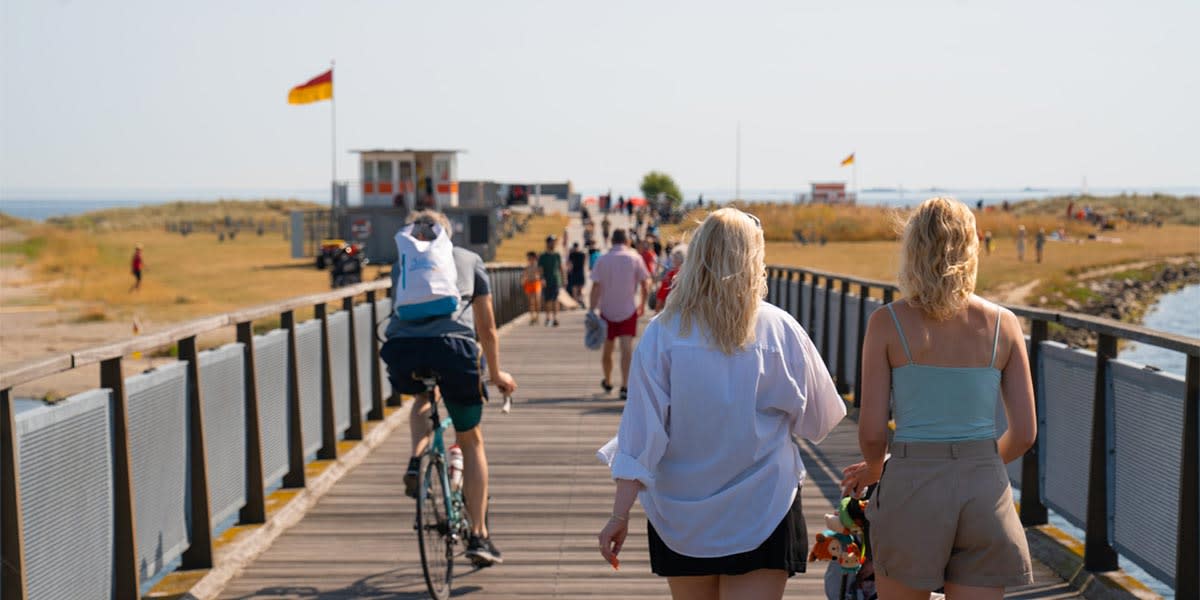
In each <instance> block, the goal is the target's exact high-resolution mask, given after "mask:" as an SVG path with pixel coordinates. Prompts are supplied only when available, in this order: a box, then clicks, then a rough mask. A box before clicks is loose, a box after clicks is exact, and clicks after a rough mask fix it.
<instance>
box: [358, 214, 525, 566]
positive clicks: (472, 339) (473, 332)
mask: <svg viewBox="0 0 1200 600" xmlns="http://www.w3.org/2000/svg"><path fill="white" fill-rule="evenodd" d="M407 221H408V222H409V223H416V224H418V225H424V226H425V227H418V228H415V229H414V231H416V232H420V231H422V230H427V231H432V229H433V227H434V226H435V225H436V226H438V227H441V229H442V230H443V231H451V229H450V222H449V220H448V219H447V218H446V216H445V215H443V214H442V213H440V212H436V211H433V210H422V211H418V212H416V213H413V214H411V215H409V218H408V220H407ZM414 235H426V236H428V235H432V234H423V233H415V234H414ZM428 241H432V239H430V240H428ZM452 252H453V258H454V264H455V267H456V270H457V271H458V281H457V283H458V292H459V295H460V297H461V303H460V304H459V308H458V309H457V310H456V311H455V312H454V313H452V314H450V315H448V316H443V317H435V318H427V319H420V320H410V321H403V320H400V319H399V318H398V317H397V316H396V314H395V312H393V314H392V318H391V320H390V321H389V322H388V326H387V332H386V337H387V341H386V342H384V344H383V348H382V349H381V350H380V355H381V356H382V358H383V360H384V362H385V363H387V367H388V379H389V380H390V381H391V383H392V389H393V390H395V391H396V392H398V393H401V394H410V395H413V396H416V401H415V402H413V405H412V413H411V415H410V417H409V421H408V426H409V431H410V433H411V434H412V457H411V458H410V459H409V461H408V470H407V472H405V474H404V492H405V494H407V495H408V496H410V497H413V498H415V497H416V496H417V473H418V470H419V464H420V458H419V457H420V456H421V454H422V453H424V452H425V449H426V447H427V446H428V445H429V443H430V438H431V433H432V430H433V425H432V423H430V419H429V414H430V408H431V407H430V403H429V401H430V398H429V396H428V394H425V393H424V391H425V386H424V384H423V383H421V382H420V381H417V380H415V379H413V376H412V374H413V372H414V371H416V370H418V369H432V370H433V371H434V372H435V373H437V374H438V376H439V377H440V380H439V383H438V390H439V392H440V393H441V396H442V398H443V400H444V401H445V404H446V412H447V413H449V415H450V419H451V420H452V421H453V423H454V431H455V440H456V441H457V443H458V445H459V446H460V447H461V448H462V451H463V488H464V495H465V497H466V503H467V514H468V515H469V516H470V518H471V535H470V536H469V539H468V540H467V550H466V555H467V557H468V558H470V559H471V560H473V561H475V562H476V563H477V564H483V565H491V564H497V563H500V562H503V559H502V557H501V554H500V551H499V550H497V549H496V546H495V545H494V544H493V543H492V541H491V538H490V537H489V532H488V530H487V523H486V520H485V519H484V516H485V515H487V499H488V464H487V454H485V452H484V447H483V432H482V430H481V428H480V425H479V422H480V419H481V418H482V416H483V402H484V401H485V400H487V388H486V386H485V385H484V381H483V379H482V366H481V362H482V364H486V365H487V370H488V373H489V374H490V380H491V382H492V383H493V384H494V385H495V386H496V387H497V388H499V390H500V391H501V392H502V393H504V394H505V395H508V394H512V393H513V391H514V390H516V389H517V382H516V381H515V380H514V379H513V377H512V375H509V374H508V373H505V372H504V371H502V370H500V342H499V338H498V336H497V334H496V318H495V314H494V313H493V312H492V297H491V285H490V283H489V281H488V275H487V270H486V269H485V268H484V264H483V259H482V258H480V257H479V255H478V254H475V253H474V252H471V251H469V250H466V249H464V248H457V247H456V248H454V249H453V251H452ZM399 271H400V269H398V268H393V269H392V287H393V289H399V288H397V287H396V286H397V285H398V282H397V279H398V275H399ZM480 347H482V351H483V357H482V358H483V360H482V361H481V360H480V359H481V357H480Z"/></svg>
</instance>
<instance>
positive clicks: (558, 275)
mask: <svg viewBox="0 0 1200 600" xmlns="http://www.w3.org/2000/svg"><path fill="white" fill-rule="evenodd" d="M556 241H558V240H557V238H555V237H554V236H553V235H551V236H547V237H546V251H545V252H543V253H542V255H541V256H539V257H538V266H539V267H541V269H542V314H543V315H545V317H546V326H547V327H549V326H550V324H551V323H553V324H554V326H555V327H558V290H559V289H561V288H562V283H563V279H566V277H565V276H564V273H565V272H566V268H565V267H563V260H562V255H561V254H559V253H558V251H557V250H555V249H554V246H555V242H556Z"/></svg>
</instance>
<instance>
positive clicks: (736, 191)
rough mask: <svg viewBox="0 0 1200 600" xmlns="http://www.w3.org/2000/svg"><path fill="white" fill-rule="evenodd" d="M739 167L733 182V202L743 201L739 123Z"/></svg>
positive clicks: (739, 123)
mask: <svg viewBox="0 0 1200 600" xmlns="http://www.w3.org/2000/svg"><path fill="white" fill-rule="evenodd" d="M736 162H737V167H736V174H735V175H734V180H733V200H734V201H735V202H737V201H739V200H741V199H742V122H741V121H738V122H737V158H736Z"/></svg>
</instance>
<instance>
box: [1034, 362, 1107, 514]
mask: <svg viewBox="0 0 1200 600" xmlns="http://www.w3.org/2000/svg"><path fill="white" fill-rule="evenodd" d="M1041 363H1042V364H1041V369H1042V377H1041V387H1042V397H1043V398H1046V402H1045V426H1044V427H1043V432H1042V433H1043V438H1044V439H1045V446H1044V448H1045V459H1044V460H1045V467H1044V468H1043V470H1042V475H1043V478H1044V483H1043V492H1042V493H1043V495H1044V496H1045V498H1044V502H1045V504H1046V505H1047V506H1049V507H1050V508H1053V509H1054V510H1055V511H1057V512H1058V513H1059V514H1060V515H1062V516H1063V517H1064V518H1065V519H1067V521H1070V522H1071V523H1072V524H1074V525H1075V526H1077V527H1080V528H1082V527H1084V526H1085V524H1086V520H1087V489H1088V471H1089V468H1088V465H1089V462H1088V461H1089V460H1090V459H1091V455H1092V451H1091V450H1092V402H1093V394H1092V390H1093V389H1095V373H1096V355H1095V353H1093V352H1084V351H1080V350H1070V349H1068V348H1067V347H1066V346H1064V345H1062V344H1059V343H1057V342H1042V351H1041Z"/></svg>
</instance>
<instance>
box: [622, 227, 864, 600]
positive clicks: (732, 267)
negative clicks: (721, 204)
mask: <svg viewBox="0 0 1200 600" xmlns="http://www.w3.org/2000/svg"><path fill="white" fill-rule="evenodd" d="M764 254H765V250H764V243H763V233H762V225H761V223H759V221H758V219H757V218H756V217H754V216H753V215H750V214H747V213H744V212H741V211H739V210H737V209H733V208H725V209H721V210H718V211H715V212H713V213H712V214H710V215H709V216H708V218H706V219H705V220H704V222H703V223H701V224H700V227H699V229H697V231H696V233H695V236H694V237H693V239H692V241H691V243H690V244H689V256H688V260H687V261H686V262H684V264H683V268H682V270H681V271H680V272H679V274H678V275H677V276H676V279H675V286H674V288H673V289H672V291H671V294H670V295H669V296H667V303H666V308H665V309H664V310H663V312H662V314H660V315H659V316H658V317H657V318H655V320H654V321H653V322H651V323H650V325H649V326H648V327H647V328H646V332H645V335H644V336H643V338H642V340H641V342H640V343H639V344H638V347H637V351H636V352H635V353H634V357H633V365H632V369H631V372H630V377H629V399H628V401H627V403H626V404H625V411H624V414H623V415H622V416H621V426H620V430H619V432H618V435H617V438H616V440H615V443H612V442H610V444H609V445H608V446H606V447H605V448H604V449H602V451H601V452H602V456H603V457H604V458H605V459H606V460H608V462H609V465H610V467H611V469H612V475H613V478H614V479H615V480H616V482H617V491H616V498H615V499H614V501H613V514H612V518H611V519H610V520H609V522H608V524H607V525H605V527H604V529H603V531H601V532H600V540H599V541H600V552H601V554H602V555H603V556H604V558H605V559H606V560H608V561H610V562H612V561H613V559H614V558H615V556H616V555H617V553H619V552H620V550H621V546H622V544H624V542H625V536H626V534H627V533H628V519H629V511H630V509H631V508H632V506H633V502H634V500H635V499H640V500H641V503H642V507H643V508H644V509H645V511H646V517H647V519H648V521H649V523H648V536H649V544H650V566H651V570H653V571H654V572H655V573H656V574H658V575H661V576H664V577H666V578H667V583H668V585H669V586H670V589H671V595H672V596H673V597H674V598H677V599H681V598H687V599H689V600H695V599H700V600H704V599H720V598H728V599H732V598H738V599H746V598H754V599H757V598H781V597H782V596H783V591H784V587H785V585H786V583H787V578H788V577H789V576H791V575H793V574H795V573H800V572H804V566H805V564H804V561H805V555H806V554H807V550H808V548H807V546H808V540H807V532H806V531H805V527H804V515H803V513H802V511H801V510H800V493H799V486H800V484H801V483H802V482H803V480H804V474H805V471H804V464H803V463H802V462H801V460H800V453H799V450H798V449H797V447H796V445H795V444H794V443H793V441H792V436H793V435H799V436H802V437H805V438H807V439H809V440H812V441H814V442H817V441H820V440H821V439H823V438H824V437H825V435H826V434H828V433H829V431H830V430H832V429H833V427H834V426H835V425H837V423H838V422H839V421H840V420H841V419H842V417H844V416H845V414H846V407H845V404H844V403H843V402H842V399H841V397H840V396H839V395H838V393H837V390H836V389H835V387H834V385H833V381H832V380H831V379H830V377H829V372H828V370H827V369H826V367H825V365H824V363H822V362H821V358H820V355H819V354H818V353H817V351H816V349H815V348H814V347H813V345H812V341H811V340H809V338H808V335H807V334H806V333H805V332H804V330H803V329H802V328H801V327H800V324H799V323H797V322H796V321H795V319H793V318H792V317H791V316H789V315H788V314H787V313H785V312H783V311H782V310H780V309H778V308H776V307H774V306H771V305H769V304H767V303H765V302H763V297H764V295H765V293H766V265H765V263H764Z"/></svg>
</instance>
